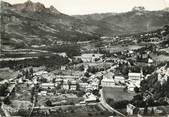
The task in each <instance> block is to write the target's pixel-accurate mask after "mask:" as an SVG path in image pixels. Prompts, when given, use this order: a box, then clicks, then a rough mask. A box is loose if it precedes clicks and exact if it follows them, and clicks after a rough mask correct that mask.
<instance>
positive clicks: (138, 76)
mask: <svg viewBox="0 0 169 117" xmlns="http://www.w3.org/2000/svg"><path fill="white" fill-rule="evenodd" d="M128 77H129V80H130V81H131V82H132V83H136V82H138V81H139V82H141V78H142V73H128Z"/></svg>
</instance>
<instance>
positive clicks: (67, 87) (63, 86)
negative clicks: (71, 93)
mask: <svg viewBox="0 0 169 117" xmlns="http://www.w3.org/2000/svg"><path fill="white" fill-rule="evenodd" d="M62 88H63V89H65V90H69V84H68V80H64V81H63V85H62Z"/></svg>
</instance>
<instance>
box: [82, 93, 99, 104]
mask: <svg viewBox="0 0 169 117" xmlns="http://www.w3.org/2000/svg"><path fill="white" fill-rule="evenodd" d="M84 97H85V102H86V103H90V102H96V100H97V97H96V96H95V95H93V94H92V93H87V94H86V95H85V96H84Z"/></svg>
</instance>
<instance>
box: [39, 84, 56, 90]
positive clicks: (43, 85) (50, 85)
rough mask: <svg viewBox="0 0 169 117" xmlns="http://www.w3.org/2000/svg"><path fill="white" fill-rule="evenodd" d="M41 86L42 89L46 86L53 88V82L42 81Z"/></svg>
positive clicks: (46, 87)
mask: <svg viewBox="0 0 169 117" xmlns="http://www.w3.org/2000/svg"><path fill="white" fill-rule="evenodd" d="M41 87H42V88H43V89H48V88H50V89H53V88H55V84H54V83H42V84H41Z"/></svg>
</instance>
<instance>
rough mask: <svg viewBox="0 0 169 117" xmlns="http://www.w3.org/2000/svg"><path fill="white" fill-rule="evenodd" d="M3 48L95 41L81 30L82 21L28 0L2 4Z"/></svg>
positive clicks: (91, 34)
mask: <svg viewBox="0 0 169 117" xmlns="http://www.w3.org/2000/svg"><path fill="white" fill-rule="evenodd" d="M1 6H2V7H1V12H0V15H1V22H2V25H1V27H0V28H1V30H0V31H1V43H2V46H1V47H2V48H5V49H12V48H24V47H30V46H32V45H42V44H45V45H47V46H51V45H52V44H55V43H57V42H58V41H72V42H74V41H85V40H93V39H95V38H97V35H96V34H93V32H89V31H88V30H86V29H85V28H84V29H80V28H79V26H78V25H79V24H80V25H84V26H86V24H83V23H81V20H79V19H76V18H74V17H72V16H68V15H66V14H63V13H61V12H59V11H58V10H57V9H55V8H54V7H53V6H50V7H49V8H46V7H45V6H44V5H43V4H41V3H33V2H31V1H27V2H25V3H22V4H15V5H11V4H9V3H7V2H1Z"/></svg>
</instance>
